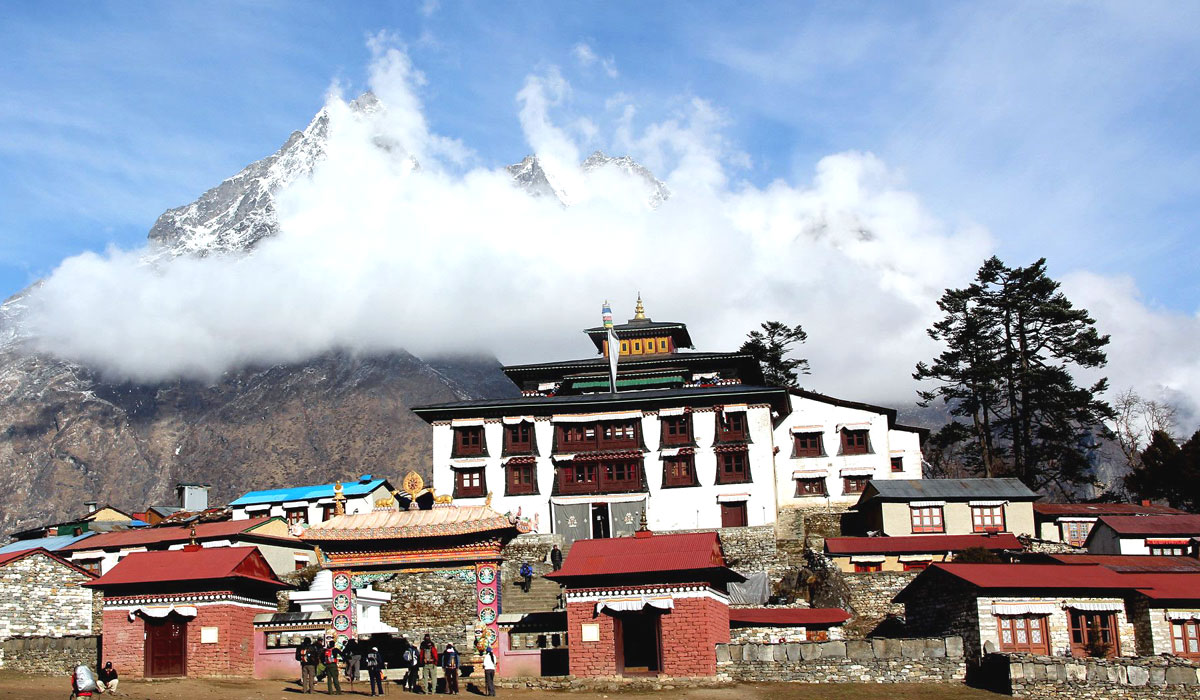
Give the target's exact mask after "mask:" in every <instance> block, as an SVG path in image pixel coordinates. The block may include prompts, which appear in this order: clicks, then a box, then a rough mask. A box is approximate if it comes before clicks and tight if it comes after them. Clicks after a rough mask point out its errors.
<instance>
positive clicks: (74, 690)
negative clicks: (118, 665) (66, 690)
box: [71, 661, 121, 698]
mask: <svg viewBox="0 0 1200 700" xmlns="http://www.w3.org/2000/svg"><path fill="white" fill-rule="evenodd" d="M120 684H121V680H120V678H118V676H117V669H115V668H113V665H112V662H111V661H105V662H104V667H103V668H101V669H100V670H99V671H98V672H97V673H96V674H94V675H93V674H92V669H90V668H88V667H87V666H76V667H75V670H74V671H72V672H71V697H72V698H87V697H91V695H92V693H97V694H101V695H102V694H104V693H108V694H109V695H116V694H117V686H118V685H120Z"/></svg>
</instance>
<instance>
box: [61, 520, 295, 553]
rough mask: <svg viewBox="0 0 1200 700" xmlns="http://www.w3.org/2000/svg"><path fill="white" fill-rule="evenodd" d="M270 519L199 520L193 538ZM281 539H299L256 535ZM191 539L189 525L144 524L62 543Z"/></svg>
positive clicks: (85, 545)
mask: <svg viewBox="0 0 1200 700" xmlns="http://www.w3.org/2000/svg"><path fill="white" fill-rule="evenodd" d="M271 520H279V518H270V517H265V516H264V517H261V518H249V519H247V520H221V521H218V522H214V523H198V524H197V525H196V539H198V540H212V539H222V538H227V537H233V536H235V535H248V534H253V530H254V529H255V528H257V527H260V526H262V525H264V524H266V523H267V522H269V521H271ZM259 536H260V537H273V538H276V539H280V540H292V541H294V542H295V543H296V544H297V545H299V544H300V541H299V540H295V539H294V538H290V537H288V538H284V537H280V536H278V535H259ZM189 539H191V527H186V526H171V527H144V528H139V529H137V530H121V531H119V532H101V533H97V534H95V535H92V536H91V537H89V538H87V539H84V540H80V541H79V542H75V543H74V544H71V545H68V546H67V547H64V548H63V549H62V551H65V552H81V551H85V550H92V549H122V548H125V547H143V546H146V545H151V544H176V543H179V542H187V541H188V540H189Z"/></svg>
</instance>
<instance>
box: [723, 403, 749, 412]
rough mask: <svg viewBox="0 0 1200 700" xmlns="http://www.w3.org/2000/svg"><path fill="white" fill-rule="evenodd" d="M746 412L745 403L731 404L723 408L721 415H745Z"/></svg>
mask: <svg viewBox="0 0 1200 700" xmlns="http://www.w3.org/2000/svg"><path fill="white" fill-rule="evenodd" d="M745 412H746V404H744V403H731V404H726V405H724V406H722V407H721V413H745Z"/></svg>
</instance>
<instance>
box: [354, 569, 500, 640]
mask: <svg viewBox="0 0 1200 700" xmlns="http://www.w3.org/2000/svg"><path fill="white" fill-rule="evenodd" d="M373 585H374V588H375V590H377V591H386V592H388V593H391V594H392V599H391V600H390V601H389V602H387V603H384V605H383V608H382V609H381V610H380V618H381V619H382V620H383V622H384V623H386V624H389V625H392V626H394V627H396V628H397V629H399V630H400V632H401V633H403V634H407V635H408V636H409V639H412V640H414V641H419V640H420V639H421V638H422V637H423V636H424V635H426V634H429V635H431V636H432V637H433V640H434V641H435V642H436V643H437V645H438V649H441V648H443V647H444V646H445V644H446V643H447V642H450V643H453V644H454V646H455V648H457V649H467V648H469V647H470V644H472V643H473V640H474V637H475V616H476V602H475V571H474V569H439V570H434V571H416V572H402V573H397V574H395V575H393V576H391V577H387V578H383V579H380V580H376V581H374V582H373ZM504 595H505V592H504V590H503V587H502V588H501V593H500V603H501V605H503V604H504ZM502 609H503V608H502Z"/></svg>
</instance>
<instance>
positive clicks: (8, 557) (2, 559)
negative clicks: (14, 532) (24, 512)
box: [0, 547, 96, 578]
mask: <svg viewBox="0 0 1200 700" xmlns="http://www.w3.org/2000/svg"><path fill="white" fill-rule="evenodd" d="M31 554H43V555H45V556H47V557H49V558H50V559H53V560H54V561H55V562H57V563H59V564H62V565H63V566H65V567H67V568H70V569H74V570H75V571H78V572H79V573H81V574H86V575H87V576H88V578H96V574H94V573H92V572H91V571H88V570H87V569H84V568H82V567H80V566H78V565H77V564H72V563H71V562H69V561H67V560H66V559H63V558H62V557H60V556H58V555H56V554H55V553H54V552H51V551H49V550H47V549H43V548H41V547H34V548H33V549H23V550H21V551H19V552H6V553H4V554H0V566H4V565H6V564H11V563H12V562H15V561H17V560H19V559H24V558H25V557H27V556H29V555H31Z"/></svg>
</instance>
